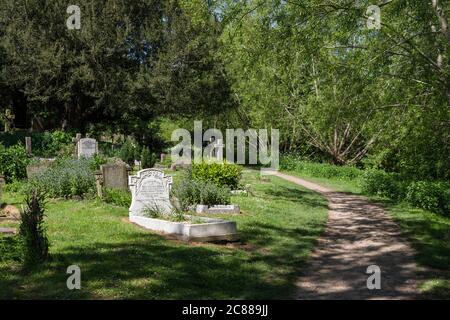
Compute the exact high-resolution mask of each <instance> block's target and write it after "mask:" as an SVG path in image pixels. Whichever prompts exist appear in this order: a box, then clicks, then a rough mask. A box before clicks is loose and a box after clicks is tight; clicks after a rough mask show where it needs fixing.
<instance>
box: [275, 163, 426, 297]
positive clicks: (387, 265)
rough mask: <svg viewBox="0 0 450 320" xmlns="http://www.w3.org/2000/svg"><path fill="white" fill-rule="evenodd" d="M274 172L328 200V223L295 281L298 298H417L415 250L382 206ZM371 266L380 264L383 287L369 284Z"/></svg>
mask: <svg viewBox="0 0 450 320" xmlns="http://www.w3.org/2000/svg"><path fill="white" fill-rule="evenodd" d="M276 176H278V177H280V178H282V179H285V180H288V181H291V182H293V183H296V184H298V185H301V186H303V187H305V188H307V189H311V190H313V191H316V192H319V193H321V194H322V195H324V196H325V197H326V198H327V199H328V202H329V217H328V223H327V225H326V228H325V231H324V233H323V234H322V236H321V237H320V238H319V240H318V243H317V246H316V247H315V249H314V251H313V253H312V255H311V257H310V259H309V260H308V262H307V265H306V268H305V269H304V270H303V272H302V275H301V277H300V278H299V279H298V281H297V284H296V285H297V292H296V296H295V298H296V299H415V298H419V295H418V290H417V283H418V279H417V272H418V266H417V265H416V263H415V261H414V255H415V251H414V250H413V249H412V248H411V246H410V245H409V243H408V242H407V241H406V239H405V238H404V237H403V236H402V235H401V233H400V229H399V227H398V225H397V224H396V223H395V222H394V221H393V220H392V218H391V217H390V216H389V215H388V214H387V213H386V212H385V211H384V210H383V208H382V207H380V206H378V205H376V204H373V203H371V202H370V201H368V200H367V199H366V198H364V197H362V196H357V195H352V194H347V193H343V192H336V191H334V190H331V189H328V188H325V187H323V186H320V185H318V184H316V183H312V182H309V181H306V180H303V179H300V178H297V177H293V176H290V175H287V174H283V173H280V172H278V173H277V174H276ZM370 265H377V266H378V267H380V270H381V289H379V290H377V289H373V290H369V289H368V288H367V279H368V278H369V276H371V275H372V273H370V274H367V273H366V270H367V267H368V266H370Z"/></svg>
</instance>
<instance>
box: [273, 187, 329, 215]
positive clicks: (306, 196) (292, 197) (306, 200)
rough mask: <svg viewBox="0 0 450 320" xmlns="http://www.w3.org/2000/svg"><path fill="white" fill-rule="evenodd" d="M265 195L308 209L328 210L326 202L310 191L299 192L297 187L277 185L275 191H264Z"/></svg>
mask: <svg viewBox="0 0 450 320" xmlns="http://www.w3.org/2000/svg"><path fill="white" fill-rule="evenodd" d="M265 194H266V195H268V196H270V197H273V198H274V199H275V198H276V199H277V200H282V201H283V200H284V201H289V202H296V203H300V204H303V205H306V206H310V207H315V208H317V207H321V208H325V209H327V208H328V204H327V201H326V200H324V199H323V198H321V197H318V196H317V195H316V194H314V193H313V192H312V191H310V190H301V189H299V188H298V187H287V186H282V185H278V186H277V188H276V189H274V188H271V189H269V190H265Z"/></svg>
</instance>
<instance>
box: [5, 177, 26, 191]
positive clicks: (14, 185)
mask: <svg viewBox="0 0 450 320" xmlns="http://www.w3.org/2000/svg"><path fill="white" fill-rule="evenodd" d="M25 186H26V182H23V181H20V180H14V181H11V182H10V183H7V184H6V185H5V186H4V187H3V190H4V191H5V192H12V193H18V192H21V190H22V189H23V188H24V187H25Z"/></svg>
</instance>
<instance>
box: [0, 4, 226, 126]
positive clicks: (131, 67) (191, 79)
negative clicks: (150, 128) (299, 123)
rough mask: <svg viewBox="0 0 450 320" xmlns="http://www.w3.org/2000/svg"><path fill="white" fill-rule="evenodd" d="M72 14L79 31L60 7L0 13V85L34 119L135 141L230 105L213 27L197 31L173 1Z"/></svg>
mask: <svg viewBox="0 0 450 320" xmlns="http://www.w3.org/2000/svg"><path fill="white" fill-rule="evenodd" d="M78 5H79V7H80V9H81V29H79V30H69V29H68V28H67V26H66V20H67V18H68V17H69V14H67V13H66V10H67V6H68V4H67V2H66V1H62V0H51V1H50V0H44V1H38V0H27V1H13V0H5V1H3V3H2V8H1V9H0V25H1V26H2V27H3V29H2V30H4V32H3V33H2V34H0V36H1V47H0V53H1V52H3V54H4V55H6V56H5V57H3V56H2V57H3V58H2V60H3V61H5V59H6V60H8V63H7V64H6V63H4V64H3V65H2V70H3V71H2V77H1V79H2V81H1V82H2V85H4V86H8V87H13V88H18V89H20V91H21V92H22V93H23V95H24V97H26V102H27V106H28V113H29V114H30V116H31V117H34V116H40V117H43V118H46V119H47V123H51V124H53V125H54V126H59V127H62V128H67V127H77V128H83V127H86V126H88V125H90V124H99V123H100V124H101V123H107V124H108V126H109V127H112V126H116V127H117V128H119V129H124V130H126V131H132V132H133V131H134V132H136V131H139V130H140V129H142V127H145V126H146V123H147V122H148V120H150V119H153V118H155V117H156V116H159V115H163V114H176V115H183V114H191V113H193V112H203V111H204V110H206V111H208V112H214V110H220V109H223V108H224V107H227V106H229V105H230V104H229V103H228V101H229V97H228V96H229V92H228V90H227V88H228V84H227V81H226V77H225V76H224V72H223V68H222V67H221V63H220V61H218V60H217V59H216V58H215V54H214V51H215V50H216V49H217V40H216V38H217V36H218V25H217V24H215V23H214V21H211V25H210V26H209V28H206V29H204V28H203V29H201V28H199V27H196V26H194V25H193V24H192V23H191V18H190V17H189V15H187V14H186V13H185V12H184V11H183V9H182V7H181V6H180V5H179V4H178V2H177V1H175V0H165V1H162V0H145V1H131V2H124V1H119V0H102V1H87V0H82V1H78ZM204 93H207V94H204Z"/></svg>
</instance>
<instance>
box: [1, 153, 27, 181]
mask: <svg viewBox="0 0 450 320" xmlns="http://www.w3.org/2000/svg"><path fill="white" fill-rule="evenodd" d="M29 161H30V160H29V158H28V157H27V154H26V151H25V148H24V147H23V146H22V145H20V144H18V145H15V146H12V147H9V148H5V147H4V146H3V145H0V172H1V174H2V175H3V176H4V177H5V180H6V182H11V181H14V180H21V179H24V178H26V176H27V165H28V163H29Z"/></svg>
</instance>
